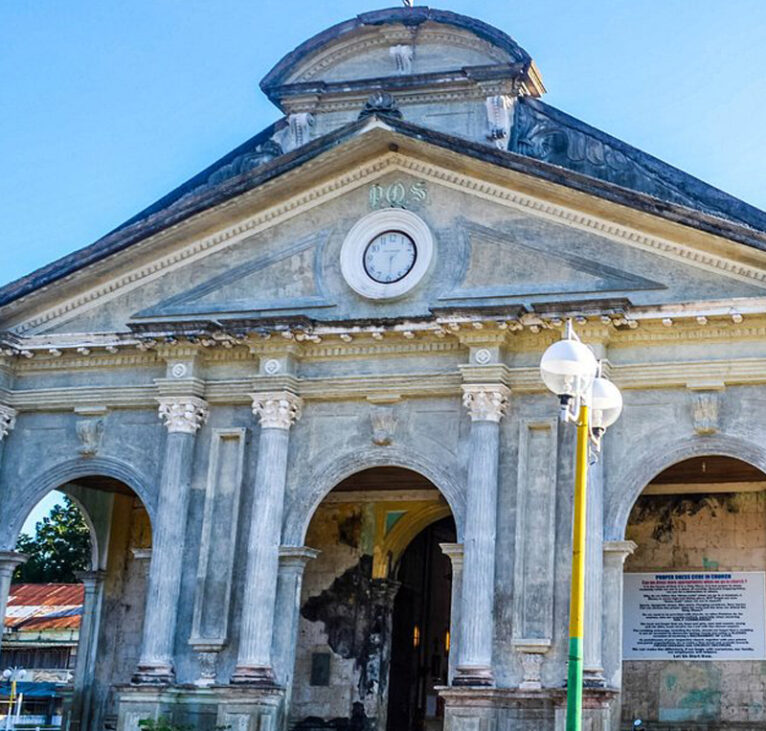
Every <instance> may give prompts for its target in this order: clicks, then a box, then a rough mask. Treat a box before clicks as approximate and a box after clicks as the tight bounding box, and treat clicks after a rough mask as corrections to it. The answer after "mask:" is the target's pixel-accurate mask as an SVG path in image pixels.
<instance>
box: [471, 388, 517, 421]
mask: <svg viewBox="0 0 766 731" xmlns="http://www.w3.org/2000/svg"><path fill="white" fill-rule="evenodd" d="M510 396H511V389H510V388H508V387H507V386H503V385H502V384H499V383H490V384H482V383H469V384H465V385H463V406H465V407H466V408H467V409H468V413H469V415H470V417H471V421H494V422H498V421H500V419H502V418H503V414H505V410H506V409H507V408H508V399H509V398H510Z"/></svg>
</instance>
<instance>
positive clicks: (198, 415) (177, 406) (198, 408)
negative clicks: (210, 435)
mask: <svg viewBox="0 0 766 731" xmlns="http://www.w3.org/2000/svg"><path fill="white" fill-rule="evenodd" d="M157 400H158V401H159V403H160V407H159V415H160V419H162V421H163V422H165V426H166V427H167V428H168V432H170V433H171V434H172V433H174V432H180V433H182V434H196V432H197V430H198V429H199V428H200V427H201V426H202V425H203V424H204V423H205V420H206V419H207V414H208V408H207V402H206V401H204V400H203V399H201V398H197V397H196V396H185V397H183V398H178V397H175V396H172V397H167V398H160V399H157Z"/></svg>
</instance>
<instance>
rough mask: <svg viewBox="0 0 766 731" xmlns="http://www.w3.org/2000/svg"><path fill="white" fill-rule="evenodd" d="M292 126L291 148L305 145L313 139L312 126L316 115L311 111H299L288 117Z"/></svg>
mask: <svg viewBox="0 0 766 731" xmlns="http://www.w3.org/2000/svg"><path fill="white" fill-rule="evenodd" d="M288 123H289V126H290V149H291V150H294V149H295V148H296V147H300V146H301V145H305V144H306V143H307V142H308V141H309V140H310V139H311V128H312V127H313V126H314V115H313V114H310V113H309V112H298V113H296V114H291V115H290V116H289V117H288Z"/></svg>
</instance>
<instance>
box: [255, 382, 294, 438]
mask: <svg viewBox="0 0 766 731" xmlns="http://www.w3.org/2000/svg"><path fill="white" fill-rule="evenodd" d="M251 396H252V398H253V414H254V415H255V416H258V417H260V420H261V428H262V429H289V428H290V427H291V426H292V425H293V424H294V423H295V422H296V421H298V419H300V418H301V414H302V413H303V399H302V398H300V396H296V395H295V394H294V393H290V391H266V392H264V393H253V394H251Z"/></svg>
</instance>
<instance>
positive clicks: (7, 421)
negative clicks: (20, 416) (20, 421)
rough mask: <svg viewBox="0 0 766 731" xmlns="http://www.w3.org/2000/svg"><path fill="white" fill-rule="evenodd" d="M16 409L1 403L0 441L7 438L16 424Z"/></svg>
mask: <svg viewBox="0 0 766 731" xmlns="http://www.w3.org/2000/svg"><path fill="white" fill-rule="evenodd" d="M16 414H17V412H16V409H12V408H11V407H10V406H3V405H2V404H0V442H2V441H3V439H5V437H6V436H8V434H9V433H10V431H11V430H12V429H13V427H14V426H16Z"/></svg>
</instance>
